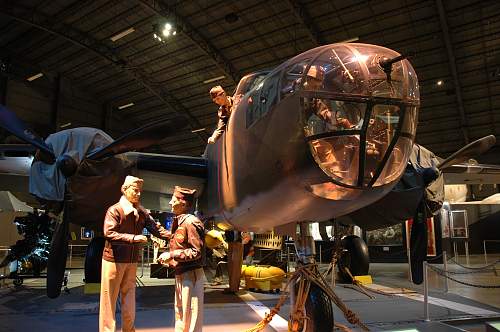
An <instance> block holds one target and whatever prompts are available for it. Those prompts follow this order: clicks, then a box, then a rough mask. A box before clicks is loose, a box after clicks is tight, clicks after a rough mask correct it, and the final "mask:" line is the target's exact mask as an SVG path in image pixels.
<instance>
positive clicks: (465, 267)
mask: <svg viewBox="0 0 500 332" xmlns="http://www.w3.org/2000/svg"><path fill="white" fill-rule="evenodd" d="M450 261H452V262H453V263H455V264H457V265H458V266H460V267H462V268H464V269H468V270H482V269H485V268H488V267H492V266H495V265H497V264H498V263H500V259H498V260H496V261H495V262H493V263H490V264H487V265H484V266H480V267H472V266H465V265H462V264H460V263H459V262H457V261H456V260H455V259H453V258H450Z"/></svg>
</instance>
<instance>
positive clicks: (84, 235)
mask: <svg viewBox="0 0 500 332" xmlns="http://www.w3.org/2000/svg"><path fill="white" fill-rule="evenodd" d="M93 238H94V231H93V230H91V229H90V228H86V227H81V228H80V239H82V240H92V239H93Z"/></svg>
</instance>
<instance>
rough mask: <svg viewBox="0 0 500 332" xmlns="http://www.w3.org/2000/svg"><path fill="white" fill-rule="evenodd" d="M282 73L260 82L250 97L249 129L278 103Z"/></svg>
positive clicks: (267, 77) (248, 110)
mask: <svg viewBox="0 0 500 332" xmlns="http://www.w3.org/2000/svg"><path fill="white" fill-rule="evenodd" d="M279 80H280V72H276V73H275V74H273V75H271V76H266V77H265V79H263V80H260V83H259V84H258V85H256V86H255V87H254V88H253V89H252V90H251V91H250V93H249V95H248V109H247V128H248V127H250V126H251V125H252V124H253V123H254V122H255V121H257V120H258V119H259V118H261V117H262V116H263V115H264V114H266V113H267V112H269V111H270V110H271V109H272V108H273V107H274V106H275V105H276V103H277V102H278V86H279Z"/></svg>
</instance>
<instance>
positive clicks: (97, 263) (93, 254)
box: [85, 237, 105, 283]
mask: <svg viewBox="0 0 500 332" xmlns="http://www.w3.org/2000/svg"><path fill="white" fill-rule="evenodd" d="M104 243H105V239H104V238H103V237H95V238H93V239H92V240H91V241H90V243H89V245H88V246H87V250H86V251H85V282H86V283H99V282H101V266H102V252H103V251H104Z"/></svg>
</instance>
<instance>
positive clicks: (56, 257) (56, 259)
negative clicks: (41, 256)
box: [47, 217, 69, 299]
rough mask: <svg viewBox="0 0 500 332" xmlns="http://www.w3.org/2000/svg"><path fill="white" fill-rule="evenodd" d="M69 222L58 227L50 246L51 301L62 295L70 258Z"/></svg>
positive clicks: (49, 286)
mask: <svg viewBox="0 0 500 332" xmlns="http://www.w3.org/2000/svg"><path fill="white" fill-rule="evenodd" d="M68 234H69V221H68V220H67V218H66V217H63V221H62V222H61V223H60V224H58V225H57V227H56V230H55V232H54V235H53V236H52V242H51V246H50V253H49V260H48V262H47V296H48V297H50V298H51V299H54V298H56V297H58V296H59V295H60V294H61V287H62V282H63V278H64V270H65V269H66V259H67V258H68Z"/></svg>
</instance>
